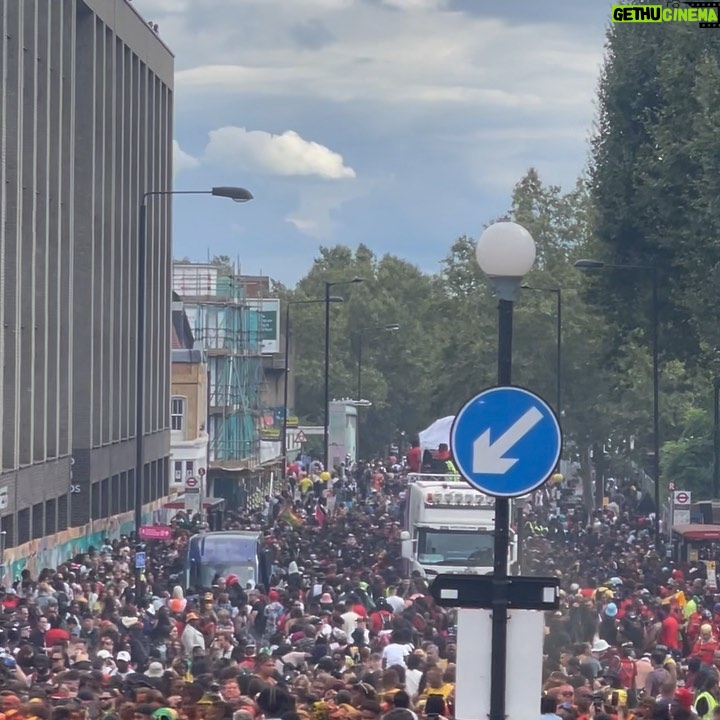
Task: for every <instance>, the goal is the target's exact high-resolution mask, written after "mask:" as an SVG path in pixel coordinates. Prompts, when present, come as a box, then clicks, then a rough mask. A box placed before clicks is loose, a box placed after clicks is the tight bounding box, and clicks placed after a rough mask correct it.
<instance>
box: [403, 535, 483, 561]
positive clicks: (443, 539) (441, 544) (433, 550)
mask: <svg viewBox="0 0 720 720" xmlns="http://www.w3.org/2000/svg"><path fill="white" fill-rule="evenodd" d="M493 543H494V536H493V534H492V533H491V532H481V531H478V530H435V529H434V528H420V531H419V535H418V549H417V553H418V562H420V563H421V564H423V565H464V566H466V567H492V564H493Z"/></svg>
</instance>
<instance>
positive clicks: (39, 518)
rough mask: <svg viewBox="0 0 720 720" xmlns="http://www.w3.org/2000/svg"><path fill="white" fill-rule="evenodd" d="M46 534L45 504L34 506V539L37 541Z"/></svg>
mask: <svg viewBox="0 0 720 720" xmlns="http://www.w3.org/2000/svg"><path fill="white" fill-rule="evenodd" d="M44 532H45V503H41V502H39V503H37V504H36V505H33V506H32V539H33V540H37V539H38V538H41V537H42V536H43V533H44Z"/></svg>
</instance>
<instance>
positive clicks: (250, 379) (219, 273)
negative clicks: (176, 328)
mask: <svg viewBox="0 0 720 720" xmlns="http://www.w3.org/2000/svg"><path fill="white" fill-rule="evenodd" d="M173 289H174V290H175V292H176V293H177V294H178V295H180V297H181V298H182V300H183V305H184V308H185V313H186V315H187V317H188V320H189V322H190V326H191V327H192V328H193V333H194V335H195V338H196V339H197V340H198V341H199V342H201V343H202V345H203V346H204V349H205V351H206V352H207V356H208V373H209V378H208V387H209V404H208V405H209V408H208V414H209V418H208V437H209V447H208V455H209V461H210V466H211V467H213V466H214V467H222V468H225V469H232V468H243V467H253V466H254V465H255V464H257V462H258V461H259V456H260V436H259V427H260V418H261V414H262V412H261V394H262V389H263V383H264V373H263V366H262V342H261V335H260V318H259V313H258V310H257V307H256V306H254V305H253V304H250V303H248V302H247V299H246V293H245V288H244V285H243V282H242V278H240V277H238V276H237V275H235V274H234V273H232V272H230V271H228V269H226V268H222V267H218V266H216V265H205V264H195V263H176V264H175V266H174V269H173Z"/></svg>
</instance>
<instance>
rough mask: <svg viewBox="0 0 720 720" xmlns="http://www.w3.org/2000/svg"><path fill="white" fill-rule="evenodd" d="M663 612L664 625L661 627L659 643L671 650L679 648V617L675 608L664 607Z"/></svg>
mask: <svg viewBox="0 0 720 720" xmlns="http://www.w3.org/2000/svg"><path fill="white" fill-rule="evenodd" d="M661 612H662V615H664V617H663V619H662V625H661V627H660V633H659V636H658V644H659V645H665V647H667V648H668V649H669V650H679V649H680V639H679V631H680V623H678V621H677V618H676V617H675V612H674V610H670V609H668V610H665V609H663V610H662V611H661ZM662 615H661V617H662Z"/></svg>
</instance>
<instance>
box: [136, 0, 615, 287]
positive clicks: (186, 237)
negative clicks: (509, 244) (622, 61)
mask: <svg viewBox="0 0 720 720" xmlns="http://www.w3.org/2000/svg"><path fill="white" fill-rule="evenodd" d="M134 5H135V6H136V8H137V9H138V10H139V11H140V12H141V13H142V14H143V15H144V16H145V18H146V19H148V20H152V21H154V22H156V23H158V25H159V32H160V35H161V36H162V38H163V40H164V41H165V42H166V43H168V45H169V46H170V47H171V48H172V49H173V51H174V52H175V55H176V84H175V141H176V147H175V187H176V189H205V188H207V187H209V186H212V185H243V186H245V187H247V188H249V189H250V190H251V191H252V192H253V193H254V195H255V197H256V200H255V201H253V202H252V203H248V204H245V205H237V204H234V203H231V202H229V201H223V200H220V199H214V198H204V197H198V198H190V197H188V198H179V199H177V200H176V202H175V224H174V243H175V251H174V253H175V256H176V257H183V256H189V257H190V258H191V259H193V260H205V259H206V258H207V256H208V252H209V253H210V254H211V255H212V254H227V255H230V256H232V257H233V258H238V259H239V261H240V263H241V269H242V271H243V272H246V273H253V274H254V273H260V272H262V273H264V274H269V275H271V276H272V277H274V278H276V279H278V280H280V281H282V282H284V283H286V284H294V283H295V282H296V281H297V280H298V279H300V278H301V277H302V276H303V275H304V274H305V273H306V272H307V271H308V269H309V268H310V267H311V265H312V262H313V259H314V258H315V257H316V256H317V254H318V247H319V246H320V245H326V246H327V245H335V244H337V243H342V244H346V245H350V246H351V247H355V246H357V245H358V243H360V242H364V243H366V244H367V245H369V246H370V247H371V248H372V249H373V250H374V251H375V252H376V253H377V254H378V255H382V254H384V253H392V254H395V255H398V256H400V257H402V258H405V259H407V260H410V261H412V262H414V263H415V264H417V265H418V266H420V267H421V269H423V270H425V271H430V272H433V271H435V270H437V268H438V262H439V261H440V260H441V259H442V258H443V257H444V256H445V255H446V254H447V252H448V249H449V247H450V245H451V244H452V242H453V241H454V240H455V238H456V237H457V236H459V235H462V234H469V235H473V236H477V234H478V232H479V231H480V230H481V228H482V226H483V224H484V223H486V222H487V221H489V220H491V219H492V218H493V217H494V216H497V215H498V214H500V213H502V212H504V211H505V210H506V209H507V207H508V203H509V197H510V192H511V190H512V186H513V184H514V183H515V182H516V181H517V180H518V179H519V178H520V177H521V176H522V174H523V173H524V171H525V170H526V169H527V168H528V167H530V166H535V167H537V168H538V170H539V172H540V174H541V177H542V178H543V180H544V181H545V182H548V183H550V182H551V183H556V184H560V185H563V186H569V185H571V184H572V183H573V182H574V180H575V178H576V177H577V176H578V174H579V173H581V172H582V170H583V168H584V166H585V163H586V159H587V142H588V137H589V134H590V132H591V128H592V122H593V119H594V115H595V105H594V93H595V88H596V86H597V80H598V75H599V70H600V66H601V62H602V55H603V44H604V35H605V28H606V24H607V21H608V14H609V8H610V5H609V4H607V5H606V4H605V3H603V2H597V0H575V1H574V2H568V0H545V1H544V2H541V3H539V2H537V0H535V1H532V0H505V1H502V0H498V1H497V2H490V1H489V0H134Z"/></svg>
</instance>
